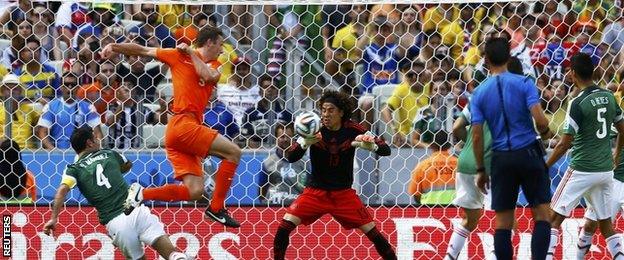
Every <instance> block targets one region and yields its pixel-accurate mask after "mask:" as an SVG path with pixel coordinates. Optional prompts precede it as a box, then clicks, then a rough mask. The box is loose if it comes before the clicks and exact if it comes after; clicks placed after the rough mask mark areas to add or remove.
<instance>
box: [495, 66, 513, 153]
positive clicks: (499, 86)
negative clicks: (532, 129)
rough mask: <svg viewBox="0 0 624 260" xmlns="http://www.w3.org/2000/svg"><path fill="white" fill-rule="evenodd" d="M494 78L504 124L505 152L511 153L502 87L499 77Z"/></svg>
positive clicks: (509, 133)
mask: <svg viewBox="0 0 624 260" xmlns="http://www.w3.org/2000/svg"><path fill="white" fill-rule="evenodd" d="M494 77H495V78H496V88H497V89H498V97H499V98H500V104H501V110H502V112H503V123H504V124H505V131H506V132H507V149H508V150H507V151H511V147H512V146H511V130H510V129H509V120H508V119H507V112H506V111H505V100H504V99H503V87H502V85H501V83H500V77H499V76H498V75H496V76H494Z"/></svg>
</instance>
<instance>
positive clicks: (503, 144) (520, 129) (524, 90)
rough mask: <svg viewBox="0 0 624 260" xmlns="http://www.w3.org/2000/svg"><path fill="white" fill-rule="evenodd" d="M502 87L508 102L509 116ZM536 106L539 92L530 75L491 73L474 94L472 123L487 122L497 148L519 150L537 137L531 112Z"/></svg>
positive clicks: (498, 149)
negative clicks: (502, 102)
mask: <svg viewBox="0 0 624 260" xmlns="http://www.w3.org/2000/svg"><path fill="white" fill-rule="evenodd" d="M497 81H498V82H500V83H497ZM499 84H500V85H499ZM499 88H500V91H501V92H502V94H503V100H504V101H505V106H504V113H505V116H503V109H502V108H503V106H502V104H501V98H500V92H499ZM534 105H539V94H538V93H537V87H536V86H535V83H533V81H532V80H531V79H530V78H528V77H525V76H520V75H516V74H512V73H510V72H505V73H502V74H500V75H496V76H490V77H488V78H487V79H486V80H485V81H484V82H482V83H481V84H480V85H479V86H478V87H477V89H476V90H475V92H474V94H473V96H472V103H471V105H470V109H471V112H472V121H471V122H472V124H473V125H483V123H484V122H486V121H487V123H488V126H489V128H490V132H492V139H493V140H492V141H493V143H492V149H493V150H494V151H515V150H518V149H520V148H523V147H526V146H528V145H530V144H531V143H533V142H535V139H536V138H537V134H536V133H535V128H534V126H533V118H532V116H531V111H530V108H531V107H532V106H534ZM505 118H506V120H505ZM505 121H507V122H505Z"/></svg>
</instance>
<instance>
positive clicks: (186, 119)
mask: <svg viewBox="0 0 624 260" xmlns="http://www.w3.org/2000/svg"><path fill="white" fill-rule="evenodd" d="M218 135H219V132H217V131H216V130H214V129H211V128H209V127H207V126H205V125H202V124H201V122H199V121H198V120H197V118H196V117H195V116H194V115H193V114H178V115H174V116H173V117H172V118H171V120H170V121H169V123H168V124H167V131H166V132H165V150H166V151H167V158H168V159H169V161H170V162H171V166H173V172H174V177H175V179H176V180H182V177H184V175H187V174H192V175H196V176H203V175H204V171H203V168H202V160H203V159H204V158H206V157H207V156H208V152H209V151H210V146H212V142H213V141H214V140H215V139H216V138H217V136H218Z"/></svg>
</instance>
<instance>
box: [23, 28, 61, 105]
mask: <svg viewBox="0 0 624 260" xmlns="http://www.w3.org/2000/svg"><path fill="white" fill-rule="evenodd" d="M19 61H20V63H21V64H22V65H21V66H19V67H17V68H16V69H15V70H14V71H13V73H14V74H15V75H17V76H18V77H20V82H21V83H22V85H23V86H24V87H25V88H26V97H27V98H31V99H33V98H34V99H38V98H40V97H44V98H49V99H51V98H54V97H55V96H56V92H57V91H58V88H59V85H60V78H59V75H58V74H56V70H55V69H54V67H52V66H50V65H49V64H47V63H43V62H42V60H41V43H40V42H39V39H37V37H36V36H30V37H28V38H27V39H26V46H25V48H23V49H22V50H20V51H19Z"/></svg>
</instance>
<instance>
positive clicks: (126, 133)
mask: <svg viewBox="0 0 624 260" xmlns="http://www.w3.org/2000/svg"><path fill="white" fill-rule="evenodd" d="M133 87H134V86H133V85H132V84H131V83H129V82H128V83H126V84H123V85H121V86H119V87H118V88H117V90H115V101H113V102H111V103H110V104H109V105H108V110H107V111H106V125H107V126H108V127H109V129H108V139H107V141H108V142H107V143H108V146H107V147H109V148H114V149H130V148H140V147H141V143H142V136H141V135H140V134H139V133H140V132H139V131H138V128H139V127H141V126H143V125H145V124H152V125H153V124H157V123H160V122H163V123H165V124H166V123H167V104H166V103H165V102H164V101H162V102H160V108H159V109H158V111H152V110H151V109H149V108H147V107H145V106H143V105H141V103H139V104H137V102H136V101H135V100H134V99H133V98H132V97H133V96H134V95H133V93H132V92H133V91H132V89H133Z"/></svg>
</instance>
